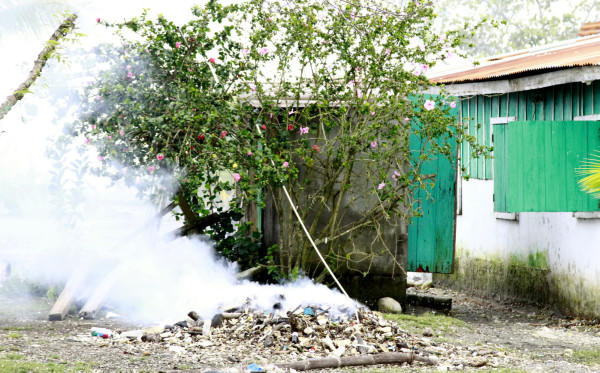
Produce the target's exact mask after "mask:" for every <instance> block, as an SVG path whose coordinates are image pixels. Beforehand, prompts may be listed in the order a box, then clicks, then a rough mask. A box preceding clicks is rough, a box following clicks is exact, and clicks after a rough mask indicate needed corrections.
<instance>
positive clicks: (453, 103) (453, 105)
mask: <svg viewBox="0 0 600 373" xmlns="http://www.w3.org/2000/svg"><path fill="white" fill-rule="evenodd" d="M450 107H451V108H452V109H454V108H455V107H456V102H455V101H452V102H451V103H450Z"/></svg>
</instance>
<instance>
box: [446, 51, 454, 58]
mask: <svg viewBox="0 0 600 373" xmlns="http://www.w3.org/2000/svg"><path fill="white" fill-rule="evenodd" d="M453 56H454V54H453V53H452V52H448V53H446V58H452V57H453Z"/></svg>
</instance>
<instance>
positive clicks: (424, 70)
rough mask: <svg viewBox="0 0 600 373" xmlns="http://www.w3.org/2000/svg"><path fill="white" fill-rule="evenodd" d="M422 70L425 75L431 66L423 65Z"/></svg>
mask: <svg viewBox="0 0 600 373" xmlns="http://www.w3.org/2000/svg"><path fill="white" fill-rule="evenodd" d="M421 70H422V71H423V72H424V73H426V72H427V70H429V66H427V65H426V64H422V65H421Z"/></svg>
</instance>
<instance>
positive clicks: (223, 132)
mask: <svg viewBox="0 0 600 373" xmlns="http://www.w3.org/2000/svg"><path fill="white" fill-rule="evenodd" d="M225 136H227V131H221V138H222V139H224V138H225Z"/></svg>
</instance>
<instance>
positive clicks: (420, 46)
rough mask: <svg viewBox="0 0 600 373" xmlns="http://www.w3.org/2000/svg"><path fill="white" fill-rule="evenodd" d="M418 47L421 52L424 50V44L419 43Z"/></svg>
mask: <svg viewBox="0 0 600 373" xmlns="http://www.w3.org/2000/svg"><path fill="white" fill-rule="evenodd" d="M419 49H420V50H421V52H425V44H419Z"/></svg>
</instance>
